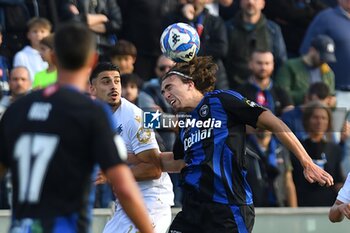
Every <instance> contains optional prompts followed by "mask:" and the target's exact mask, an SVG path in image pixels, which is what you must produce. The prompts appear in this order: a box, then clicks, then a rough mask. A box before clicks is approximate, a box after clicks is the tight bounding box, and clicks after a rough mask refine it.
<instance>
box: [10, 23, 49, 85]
mask: <svg viewBox="0 0 350 233" xmlns="http://www.w3.org/2000/svg"><path fill="white" fill-rule="evenodd" d="M27 27H28V32H27V37H28V39H29V41H30V45H27V46H25V47H24V48H23V49H22V50H21V51H19V52H18V53H16V55H15V57H14V60H13V67H17V66H25V67H27V68H28V70H29V73H30V78H31V80H32V81H33V80H34V76H35V74H36V73H37V72H39V71H42V70H44V69H46V68H47V66H48V64H47V62H45V61H43V59H42V57H41V56H40V52H39V50H40V41H41V40H42V39H43V38H44V37H47V36H48V35H49V34H50V32H51V23H50V22H49V21H48V20H47V19H45V18H37V17H35V18H32V19H31V20H29V22H28V23H27Z"/></svg>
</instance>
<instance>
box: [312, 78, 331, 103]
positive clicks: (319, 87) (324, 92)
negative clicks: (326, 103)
mask: <svg viewBox="0 0 350 233" xmlns="http://www.w3.org/2000/svg"><path fill="white" fill-rule="evenodd" d="M330 94H331V93H330V90H329V87H328V86H327V84H325V83H324V82H316V83H313V84H311V85H310V87H309V90H308V92H307V95H308V96H309V97H311V96H313V95H316V96H317V97H318V99H320V100H324V99H326V98H327V97H328V96H329V95H330Z"/></svg>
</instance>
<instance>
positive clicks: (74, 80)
mask: <svg viewBox="0 0 350 233" xmlns="http://www.w3.org/2000/svg"><path fill="white" fill-rule="evenodd" d="M88 78H89V70H88V69H81V70H77V71H70V70H64V69H59V70H58V71H57V83H58V84H60V85H70V86H73V87H76V88H77V89H78V90H80V91H82V92H84V91H86V86H87V85H86V84H87V81H88Z"/></svg>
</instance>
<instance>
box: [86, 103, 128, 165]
mask: <svg viewBox="0 0 350 233" xmlns="http://www.w3.org/2000/svg"><path fill="white" fill-rule="evenodd" d="M96 105H97V106H98V107H97V108H96V110H95V111H94V116H95V117H94V118H93V122H92V123H91V124H92V127H93V132H92V153H93V157H94V159H95V161H97V163H98V164H99V165H100V167H101V169H102V170H106V169H108V168H110V167H113V166H115V165H117V164H121V163H123V162H124V161H125V160H126V159H127V152H126V147H125V144H124V143H123V140H122V139H121V137H120V136H119V135H116V134H115V133H114V132H113V129H112V124H111V115H112V113H111V111H110V109H109V108H108V107H107V106H104V105H102V104H98V103H96Z"/></svg>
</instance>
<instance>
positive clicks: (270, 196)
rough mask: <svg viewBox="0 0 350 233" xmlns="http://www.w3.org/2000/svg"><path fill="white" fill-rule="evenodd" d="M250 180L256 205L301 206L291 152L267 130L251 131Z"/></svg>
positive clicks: (248, 145) (248, 143)
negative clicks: (293, 172)
mask: <svg viewBox="0 0 350 233" xmlns="http://www.w3.org/2000/svg"><path fill="white" fill-rule="evenodd" d="M246 154H247V155H248V156H247V161H248V162H247V164H248V168H247V171H248V172H247V180H248V183H249V185H250V187H251V188H252V192H253V203H254V206H256V207H276V206H290V207H296V206H297V195H296V191H295V185H294V181H293V176H292V170H293V167H292V163H291V161H290V155H289V151H288V150H287V149H286V148H285V147H284V146H282V145H281V144H280V143H279V142H278V141H277V139H276V138H275V137H274V136H273V135H272V133H271V132H269V131H267V130H262V129H257V130H256V132H255V133H254V134H250V135H249V136H248V140H247V147H246Z"/></svg>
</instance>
